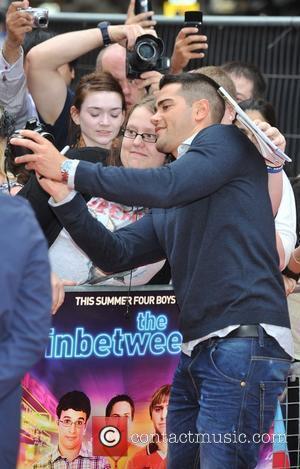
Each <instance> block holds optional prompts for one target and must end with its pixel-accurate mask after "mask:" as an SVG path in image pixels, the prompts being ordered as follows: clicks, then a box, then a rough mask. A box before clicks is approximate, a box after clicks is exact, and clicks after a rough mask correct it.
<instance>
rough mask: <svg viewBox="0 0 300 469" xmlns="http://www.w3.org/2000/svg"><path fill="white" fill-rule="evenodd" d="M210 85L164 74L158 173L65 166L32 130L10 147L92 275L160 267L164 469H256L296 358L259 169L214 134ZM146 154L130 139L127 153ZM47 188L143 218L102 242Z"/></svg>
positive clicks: (247, 153)
mask: <svg viewBox="0 0 300 469" xmlns="http://www.w3.org/2000/svg"><path fill="white" fill-rule="evenodd" d="M216 88H218V85H217V84H216V83H215V82H213V81H212V80H211V79H209V78H208V77H205V76H204V75H201V74H196V73H194V74H191V73H187V74H181V75H177V76H172V75H169V76H168V75H165V76H164V77H163V78H162V80H161V82H160V91H159V93H158V95H157V100H156V107H157V112H156V114H155V115H153V116H152V119H151V121H152V123H153V124H154V126H155V130H156V134H157V142H156V148H157V149H158V150H159V151H161V152H164V153H171V154H173V156H175V157H176V161H174V162H173V163H170V164H167V165H164V166H163V167H160V168H153V169H147V170H136V169H132V168H121V167H119V168H112V167H106V168H104V167H102V165H100V164H96V165H91V164H89V163H88V162H83V161H76V160H72V161H71V160H68V159H64V157H63V156H62V155H60V154H59V153H57V152H56V150H55V148H54V147H52V146H51V144H50V142H48V141H47V140H45V139H43V137H41V136H40V135H38V134H37V135H35V134H34V132H30V131H28V130H27V131H23V134H22V136H23V137H25V139H19V140H18V139H15V140H14V141H13V142H12V143H13V144H14V143H16V144H19V145H20V146H25V147H26V148H28V149H30V150H32V152H33V153H34V154H27V155H25V156H22V157H20V158H19V161H18V162H20V163H26V164H27V165H28V166H29V168H28V169H35V170H36V171H38V173H39V174H41V175H43V176H44V179H41V181H40V182H41V185H42V186H43V187H44V188H45V189H47V191H48V192H49V193H50V194H51V195H52V197H53V199H54V200H52V201H51V202H50V203H51V206H52V208H53V210H54V211H55V214H56V215H57V216H58V218H59V220H60V221H61V223H62V224H63V225H64V226H65V227H66V229H67V230H68V231H69V233H70V234H71V236H72V238H73V240H74V241H75V242H76V243H77V244H78V245H79V246H80V247H81V248H83V249H84V251H85V252H86V253H87V255H88V256H89V257H90V258H91V259H92V260H93V262H94V263H95V264H96V265H99V266H100V267H101V268H102V269H103V270H105V271H107V272H116V271H122V270H127V269H131V268H133V267H136V266H138V265H145V264H148V263H151V262H157V261H158V260H159V259H162V258H164V257H167V259H168V261H169V263H170V266H171V271H172V281H173V286H174V291H175V293H176V298H177V302H178V306H179V310H180V314H179V329H180V331H181V333H182V335H183V343H182V353H181V356H180V361H179V365H178V368H177V370H176V373H175V375H174V380H173V384H172V390H171V395H170V401H169V406H168V416H167V433H168V435H169V437H170V440H169V445H168V469H182V467H199V466H201V467H203V468H205V469H216V468H222V469H242V468H245V467H248V468H249V469H250V468H255V467H256V465H257V460H258V455H259V447H260V443H261V441H263V438H262V437H263V435H264V434H265V433H267V432H268V430H269V427H270V425H271V422H272V420H273V418H274V413H275V409H276V405H277V398H278V396H279V395H280V394H281V393H282V392H283V390H284V388H285V381H286V377H287V373H288V370H289V366H290V360H291V356H292V355H293V350H292V349H293V347H292V336H291V330H290V324H289V317H288V310H287V303H286V298H285V291H284V286H283V282H282V278H281V273H280V271H279V259H278V255H277V250H276V240H275V229H274V219H273V213H272V207H271V202H270V197H269V193H268V174H267V170H266V165H265V163H264V161H263V158H262V157H261V155H260V154H259V152H258V151H257V149H256V147H255V146H254V145H253V144H252V142H251V141H250V140H249V139H248V138H247V137H246V136H245V135H244V134H243V133H242V132H241V131H240V130H239V129H238V128H237V127H235V126H232V125H220V124H219V122H220V121H221V119H222V117H223V115H224V102H223V101H222V100H221V98H220V96H219V94H218V93H217V90H216ZM137 130H138V129H136V131H137ZM26 137H28V138H29V140H28V139H26ZM125 138H126V137H125ZM17 140H18V141H17ZM146 143H147V142H146ZM143 145H146V144H145V142H143V139H142V138H141V137H140V135H138V134H137V135H136V138H135V142H134V148H133V149H132V151H133V152H135V153H137V152H138V151H139V150H137V148H141V147H142V146H143ZM143 151H145V149H144V147H143ZM277 170H280V168H277ZM45 177H46V178H49V179H47V180H45ZM53 180H54V181H53ZM55 181H61V182H67V184H68V187H69V188H75V189H76V190H77V191H80V192H83V193H84V192H90V193H92V194H93V195H95V196H98V197H104V198H105V199H107V200H112V201H118V202H120V203H123V204H126V205H131V204H132V205H137V206H140V205H142V206H145V207H151V208H152V210H151V211H149V213H147V214H146V215H145V216H144V217H143V218H141V219H140V220H138V221H137V222H135V223H132V224H131V225H128V226H126V227H125V228H122V229H120V230H117V231H116V232H114V233H111V232H109V231H108V230H107V229H106V228H105V227H104V226H102V225H101V224H100V223H99V222H98V221H97V220H96V219H95V218H93V217H92V216H91V215H90V214H89V212H88V210H87V208H86V203H85V201H84V199H83V198H82V197H81V195H80V194H78V193H76V192H74V193H73V194H72V193H70V192H69V189H68V187H67V186H66V185H64V184H62V183H61V182H60V183H58V182H55ZM199 457H200V465H199Z"/></svg>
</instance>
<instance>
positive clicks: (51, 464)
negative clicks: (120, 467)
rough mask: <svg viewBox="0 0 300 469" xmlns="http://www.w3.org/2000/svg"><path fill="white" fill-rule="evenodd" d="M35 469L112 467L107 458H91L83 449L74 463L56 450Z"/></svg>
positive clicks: (94, 468)
mask: <svg viewBox="0 0 300 469" xmlns="http://www.w3.org/2000/svg"><path fill="white" fill-rule="evenodd" d="M33 469H111V466H110V464H109V462H108V461H107V459H106V458H104V457H102V456H91V454H90V452H89V451H87V450H85V449H81V450H80V453H79V454H78V456H77V457H76V458H75V459H73V461H68V460H67V458H64V457H63V456H62V455H61V454H60V452H59V449H58V448H56V449H55V450H54V451H53V452H52V453H50V454H48V455H47V456H46V457H44V458H43V459H42V460H41V461H40V462H39V463H37V464H34V465H33Z"/></svg>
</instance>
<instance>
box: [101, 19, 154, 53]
mask: <svg viewBox="0 0 300 469" xmlns="http://www.w3.org/2000/svg"><path fill="white" fill-rule="evenodd" d="M108 34H109V37H110V39H111V41H112V42H118V43H119V44H120V45H121V46H124V47H127V48H128V49H132V48H133V46H134V44H135V41H136V40H137V38H138V37H139V36H142V35H143V34H152V36H156V32H155V31H154V29H143V28H142V26H140V25H139V24H129V25H126V24H125V25H123V24H122V25H113V26H108Z"/></svg>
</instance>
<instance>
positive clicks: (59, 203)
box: [48, 190, 77, 207]
mask: <svg viewBox="0 0 300 469" xmlns="http://www.w3.org/2000/svg"><path fill="white" fill-rule="evenodd" d="M76 194H77V191H74V190H73V191H71V192H70V193H69V194H68V195H67V197H65V198H64V199H63V200H61V201H60V202H55V200H54V199H53V197H50V199H49V200H48V204H49V205H51V207H59V206H60V205H64V204H67V203H68V202H71V200H73V199H74V197H75V195H76Z"/></svg>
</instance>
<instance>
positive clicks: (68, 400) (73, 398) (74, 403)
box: [56, 391, 91, 420]
mask: <svg viewBox="0 0 300 469" xmlns="http://www.w3.org/2000/svg"><path fill="white" fill-rule="evenodd" d="M68 409H73V410H77V411H80V410H81V411H82V412H85V413H86V420H88V418H89V416H90V415H91V402H90V400H89V398H88V397H87V395H86V394H85V393H84V392H82V391H70V392H67V393H66V394H64V395H63V396H62V397H61V398H60V400H59V403H58V406H57V408H56V415H57V417H58V418H59V419H60V416H61V413H62V411H63V410H68Z"/></svg>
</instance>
